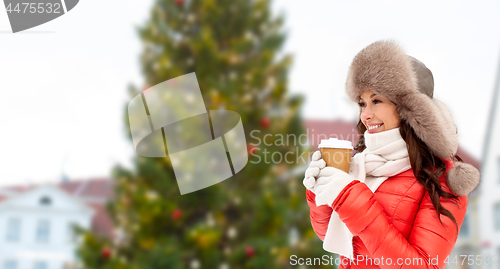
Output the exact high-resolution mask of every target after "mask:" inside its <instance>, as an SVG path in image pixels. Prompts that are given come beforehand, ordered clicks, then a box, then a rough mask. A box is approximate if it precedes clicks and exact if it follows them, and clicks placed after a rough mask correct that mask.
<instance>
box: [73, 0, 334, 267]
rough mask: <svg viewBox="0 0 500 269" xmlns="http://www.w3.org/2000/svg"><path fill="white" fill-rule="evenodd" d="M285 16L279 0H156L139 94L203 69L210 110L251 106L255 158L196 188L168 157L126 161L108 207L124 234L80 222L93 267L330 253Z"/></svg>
mask: <svg viewBox="0 0 500 269" xmlns="http://www.w3.org/2000/svg"><path fill="white" fill-rule="evenodd" d="M283 20H284V19H283V17H282V16H279V17H276V18H275V17H273V16H272V14H271V12H270V1H267V0H263V1H258V0H255V1H253V0H244V1H234V0H203V1H201V0H200V1H195V0H193V1H188V0H157V1H156V3H155V4H154V6H153V8H152V10H151V17H150V19H149V20H148V21H147V22H146V23H145V24H144V25H143V26H142V27H141V28H140V30H139V33H140V37H141V40H142V42H143V45H144V51H143V53H142V55H141V60H142V69H143V73H144V77H145V81H146V85H145V86H144V87H140V88H141V89H137V88H136V87H131V88H130V90H129V92H130V96H131V97H134V96H136V95H137V94H140V92H141V90H144V89H147V88H149V87H151V86H153V85H156V84H158V83H161V82H164V81H167V80H170V79H172V78H175V77H178V76H182V75H184V74H188V73H191V72H195V74H196V77H197V80H198V82H199V85H200V89H201V92H202V96H203V100H204V102H205V105H206V107H207V109H208V110H215V109H225V110H232V111H235V112H237V113H238V114H239V115H240V116H241V120H242V123H243V126H244V130H245V137H246V140H247V143H248V154H249V160H248V163H247V165H246V167H245V168H244V169H243V170H241V171H240V172H239V173H237V174H236V175H235V176H233V177H231V178H230V179H227V180H225V181H222V182H221V183H218V184H215V185H213V186H210V187H208V188H205V189H202V190H199V191H196V192H192V193H188V194H185V195H180V193H179V188H178V185H177V182H176V178H175V175H174V172H173V169H172V164H171V163H170V159H169V157H168V156H167V157H166V158H148V157H142V156H137V157H135V161H134V168H133V169H132V170H128V169H126V168H123V167H120V166H117V167H115V168H114V170H113V180H115V197H114V198H113V200H112V201H111V202H109V203H108V211H109V213H110V216H111V217H112V219H113V221H114V225H115V231H116V236H115V237H114V238H104V237H100V236H98V235H96V234H93V233H92V232H91V231H85V230H80V233H81V235H82V240H81V243H80V245H79V249H78V254H79V257H80V259H81V263H82V267H83V268H89V269H90V268H91V269H95V268H137V269H148V268H151V269H158V268H175V269H185V268H192V269H196V268H210V269H212V268H220V269H229V268H292V267H294V266H292V265H291V262H290V256H291V255H296V256H297V257H304V258H305V257H321V255H323V254H327V253H326V252H324V251H323V249H322V243H321V241H320V240H319V239H318V238H317V237H316V235H315V234H314V232H313V230H312V228H311V225H310V222H309V208H308V206H307V203H306V198H305V189H304V187H303V185H302V179H303V173H304V170H305V167H304V165H305V164H307V159H308V158H309V156H310V152H309V149H308V148H307V147H306V146H305V145H306V140H307V139H306V137H305V134H304V128H303V126H302V119H301V117H300V114H299V112H300V111H299V109H300V107H301V104H302V102H303V98H302V97H300V96H291V95H289V94H288V92H287V87H288V86H287V81H288V69H289V67H290V65H291V63H292V58H291V56H290V55H281V56H280V55H279V50H280V48H281V46H282V44H283V42H284V40H285V34H284V33H283V32H282V29H281V28H282V26H283ZM124 114H125V115H126V113H124ZM126 121H128V118H126ZM127 126H128V122H127ZM194 169H196V168H194ZM321 267H322V266H316V268H321Z"/></svg>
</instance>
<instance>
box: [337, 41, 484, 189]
mask: <svg viewBox="0 0 500 269" xmlns="http://www.w3.org/2000/svg"><path fill="white" fill-rule="evenodd" d="M346 90H347V95H348V96H349V98H350V99H351V100H352V101H354V102H359V98H360V96H361V94H362V93H363V92H364V91H366V90H373V92H375V93H376V94H378V95H380V96H382V97H384V98H386V99H388V100H389V101H391V102H393V103H395V104H396V105H397V107H398V112H399V116H400V117H401V119H404V120H405V121H406V122H408V124H409V125H410V126H411V127H412V129H413V130H414V131H415V134H416V135H417V136H418V137H419V138H420V139H421V140H422V141H423V142H424V143H425V144H426V145H427V146H428V147H429V149H430V151H431V152H432V153H433V154H434V155H436V156H438V157H440V158H442V159H449V158H452V157H453V156H454V155H455V154H456V152H457V149H458V131H457V128H456V125H455V123H454V121H453V118H452V116H451V113H450V111H449V110H448V108H447V107H446V105H444V104H443V103H441V102H439V101H438V100H436V99H435V98H433V93H434V80H433V77H432V73H431V71H430V70H429V69H428V68H427V67H426V66H425V65H424V64H423V63H422V62H420V61H418V60H417V59H415V58H413V57H411V56H408V55H407V54H406V53H405V52H404V51H403V50H402V49H401V48H400V47H399V46H398V45H397V44H396V43H395V42H393V41H378V42H375V43H373V44H371V45H369V46H368V47H366V48H364V49H363V50H362V51H361V52H359V53H358V54H357V55H356V57H354V60H353V61H352V64H351V66H350V68H349V73H348V75H347V82H346ZM452 170H454V171H449V173H448V178H447V182H448V185H449V187H450V189H451V191H452V192H454V193H455V194H458V195H466V194H468V193H469V192H470V191H472V190H473V189H474V188H475V187H476V186H477V185H478V184H479V172H478V171H477V169H476V168H474V167H473V166H471V165H469V164H465V163H459V164H458V163H456V164H455V167H454V168H453V169H452ZM458 170H460V171H462V173H460V172H457V171H458ZM464 171H466V172H464ZM450 175H453V179H450ZM455 177H458V178H455Z"/></svg>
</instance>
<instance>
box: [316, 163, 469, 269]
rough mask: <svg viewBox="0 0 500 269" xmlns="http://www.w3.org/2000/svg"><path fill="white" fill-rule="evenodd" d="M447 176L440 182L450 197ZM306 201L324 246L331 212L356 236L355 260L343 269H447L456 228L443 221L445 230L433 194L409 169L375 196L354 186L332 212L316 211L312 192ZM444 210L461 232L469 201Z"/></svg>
mask: <svg viewBox="0 0 500 269" xmlns="http://www.w3.org/2000/svg"><path fill="white" fill-rule="evenodd" d="M444 161H445V163H446V166H447V167H446V171H448V170H450V169H451V168H452V167H453V162H452V161H451V160H444ZM445 175H446V174H445ZM445 175H443V176H442V177H441V178H440V181H441V184H442V185H443V189H444V190H446V191H448V192H450V190H449V188H448V185H447V184H446V180H445ZM306 196H307V203H308V204H309V207H310V216H311V224H312V227H313V229H314V231H315V232H316V234H317V235H318V237H319V238H320V239H321V240H324V238H325V235H326V230H327V228H328V222H329V221H330V215H331V214H332V210H333V209H334V210H335V211H336V212H337V213H338V215H339V217H340V219H341V220H342V221H343V222H344V223H345V225H346V226H347V228H348V229H349V230H350V231H351V233H352V234H353V236H354V237H353V249H354V260H353V261H351V262H350V263H349V259H347V258H344V257H343V256H341V258H342V259H341V261H342V262H343V264H341V265H340V266H339V268H387V269H389V268H391V269H393V268H402V267H411V268H444V267H445V265H446V264H445V261H446V258H447V256H448V255H449V254H450V252H451V250H452V248H453V246H454V245H455V242H456V240H457V236H458V233H457V231H456V228H455V224H454V223H453V221H452V220H450V219H449V218H448V217H446V216H444V215H441V221H442V222H443V225H444V226H443V225H441V223H440V222H439V220H438V218H437V216H436V210H435V209H434V206H433V205H432V202H431V200H430V197H429V194H428V193H427V192H426V191H425V190H424V187H423V186H422V185H421V184H420V183H418V181H417V180H416V178H415V175H414V174H413V171H412V170H411V169H409V170H407V171H405V172H403V173H401V174H398V175H396V176H393V177H390V178H388V179H387V180H386V181H384V183H382V184H381V185H380V187H379V188H378V189H377V191H375V193H372V191H370V189H368V187H367V186H366V185H365V184H364V183H361V182H359V181H353V182H351V183H350V184H349V185H347V186H346V187H345V188H344V189H343V190H342V192H340V194H339V195H338V196H337V199H335V201H334V202H333V204H332V207H329V206H326V205H323V206H319V207H317V206H316V203H315V200H314V199H315V195H314V193H312V192H311V191H309V190H306ZM441 205H442V206H443V207H445V208H446V209H448V210H449V211H450V212H451V213H452V214H453V216H454V217H455V219H456V221H457V224H458V229H460V227H461V226H462V222H463V219H464V216H465V211H466V210H467V197H466V196H462V197H459V203H458V204H456V203H455V202H454V201H452V200H445V199H444V198H441ZM332 208H333V209H332ZM407 258H409V259H407ZM450 258H452V257H449V258H448V261H449V260H451V259H450ZM389 259H390V260H389ZM429 262H430V263H429ZM389 263H391V264H389ZM405 263H406V264H405ZM376 264H378V266H377V265H376Z"/></svg>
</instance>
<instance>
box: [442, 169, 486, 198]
mask: <svg viewBox="0 0 500 269" xmlns="http://www.w3.org/2000/svg"><path fill="white" fill-rule="evenodd" d="M480 177H481V175H480V174H479V171H478V170H477V169H476V168H475V167H474V166H472V165H470V164H467V163H462V162H455V165H454V166H453V168H451V169H450V170H449V171H448V173H447V175H446V183H447V184H448V187H450V190H451V191H452V192H453V193H454V194H456V195H458V196H464V195H467V194H469V193H470V192H471V191H473V190H474V189H475V188H476V187H477V186H478V185H479V179H480Z"/></svg>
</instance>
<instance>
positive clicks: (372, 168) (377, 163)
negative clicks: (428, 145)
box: [323, 128, 411, 259]
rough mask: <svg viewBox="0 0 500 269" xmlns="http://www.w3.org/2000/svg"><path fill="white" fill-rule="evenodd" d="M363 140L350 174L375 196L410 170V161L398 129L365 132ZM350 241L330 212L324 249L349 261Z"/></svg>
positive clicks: (345, 229) (348, 232)
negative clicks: (390, 181)
mask: <svg viewBox="0 0 500 269" xmlns="http://www.w3.org/2000/svg"><path fill="white" fill-rule="evenodd" d="M364 137H365V145H366V149H365V150H364V151H363V152H360V153H357V154H356V155H355V156H354V157H353V158H352V160H351V168H350V171H349V174H350V175H351V176H353V177H354V178H355V179H357V180H359V181H361V182H364V183H365V184H366V185H367V186H368V188H369V189H370V190H371V191H372V192H374V193H375V191H376V190H377V188H378V187H379V186H380V185H381V184H382V183H383V182H384V181H385V180H386V179H387V178H389V177H391V176H394V175H397V174H399V173H402V172H404V171H406V170H408V169H410V168H411V164H410V158H409V157H408V150H407V148H406V143H405V141H404V140H403V138H402V137H401V135H400V133H399V128H395V129H391V130H388V131H385V132H380V133H374V134H370V133H368V131H366V132H365V134H364ZM352 237H353V235H352V234H351V232H350V231H349V229H348V228H347V227H346V225H345V224H344V223H343V222H342V221H341V220H340V218H339V215H338V214H337V212H335V211H333V212H332V216H331V217H330V222H329V223H328V230H327V231H326V235H325V239H324V241H323V249H325V250H326V251H329V252H333V253H338V254H340V255H343V256H345V257H349V258H351V259H352V258H353V247H352Z"/></svg>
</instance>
